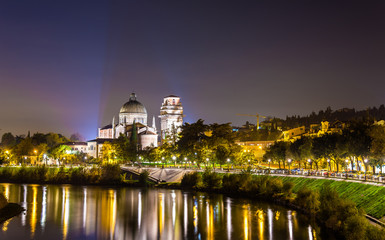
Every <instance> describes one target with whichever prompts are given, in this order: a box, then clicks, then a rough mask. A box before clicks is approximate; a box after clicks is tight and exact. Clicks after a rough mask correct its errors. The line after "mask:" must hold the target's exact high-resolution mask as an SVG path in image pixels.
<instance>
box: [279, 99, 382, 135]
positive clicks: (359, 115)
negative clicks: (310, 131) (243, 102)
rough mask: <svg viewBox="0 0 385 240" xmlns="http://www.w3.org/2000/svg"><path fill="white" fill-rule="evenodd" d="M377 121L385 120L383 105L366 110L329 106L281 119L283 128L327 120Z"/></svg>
mask: <svg viewBox="0 0 385 240" xmlns="http://www.w3.org/2000/svg"><path fill="white" fill-rule="evenodd" d="M337 120H339V121H341V122H348V121H368V122H373V121H379V120H385V106H384V104H382V105H381V106H380V107H378V108H376V107H369V108H367V109H366V110H359V111H357V110H355V109H354V108H342V109H338V110H335V111H333V110H332V109H331V108H330V107H327V108H326V110H320V111H319V112H318V113H315V112H312V113H311V114H310V115H308V116H303V117H301V116H295V115H294V116H291V117H289V116H287V117H286V120H282V122H281V124H282V127H283V129H287V128H295V127H299V126H306V127H309V126H310V124H319V123H320V122H321V121H328V122H330V123H333V122H335V121H337Z"/></svg>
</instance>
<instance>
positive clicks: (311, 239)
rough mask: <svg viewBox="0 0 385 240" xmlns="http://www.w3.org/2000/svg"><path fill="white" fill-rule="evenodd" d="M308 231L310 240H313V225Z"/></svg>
mask: <svg viewBox="0 0 385 240" xmlns="http://www.w3.org/2000/svg"><path fill="white" fill-rule="evenodd" d="M307 230H308V234H309V240H313V234H312V231H311V230H312V228H311V225H309V227H308V228H307Z"/></svg>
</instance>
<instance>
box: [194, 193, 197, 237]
mask: <svg viewBox="0 0 385 240" xmlns="http://www.w3.org/2000/svg"><path fill="white" fill-rule="evenodd" d="M193 224H194V232H195V233H198V201H197V200H196V199H195V197H194V207H193Z"/></svg>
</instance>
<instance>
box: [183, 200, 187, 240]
mask: <svg viewBox="0 0 385 240" xmlns="http://www.w3.org/2000/svg"><path fill="white" fill-rule="evenodd" d="M183 201H184V206H183V217H184V219H183V220H184V221H183V222H184V238H185V239H187V230H188V229H187V221H188V220H187V217H188V212H187V208H188V205H187V194H183Z"/></svg>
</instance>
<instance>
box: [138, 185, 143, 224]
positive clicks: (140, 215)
mask: <svg viewBox="0 0 385 240" xmlns="http://www.w3.org/2000/svg"><path fill="white" fill-rule="evenodd" d="M141 223H142V193H141V192H139V193H138V228H139V229H140V225H141Z"/></svg>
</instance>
